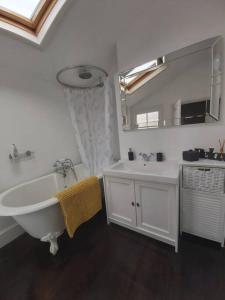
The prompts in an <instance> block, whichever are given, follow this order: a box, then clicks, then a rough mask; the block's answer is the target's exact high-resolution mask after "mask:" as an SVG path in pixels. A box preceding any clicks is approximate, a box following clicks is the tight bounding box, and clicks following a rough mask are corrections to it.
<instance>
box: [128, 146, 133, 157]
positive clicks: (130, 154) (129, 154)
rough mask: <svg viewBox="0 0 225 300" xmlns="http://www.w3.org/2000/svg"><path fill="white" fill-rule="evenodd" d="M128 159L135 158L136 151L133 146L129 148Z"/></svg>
mask: <svg viewBox="0 0 225 300" xmlns="http://www.w3.org/2000/svg"><path fill="white" fill-rule="evenodd" d="M128 159H129V160H134V152H133V151H132V149H131V148H129V152H128Z"/></svg>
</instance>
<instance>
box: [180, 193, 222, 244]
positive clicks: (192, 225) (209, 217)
mask: <svg viewBox="0 0 225 300" xmlns="http://www.w3.org/2000/svg"><path fill="white" fill-rule="evenodd" d="M182 231H184V232H187V233H191V234H194V235H197V236H200V237H203V238H207V239H210V240H213V241H217V242H220V243H221V244H222V245H223V242H224V197H223V196H221V195H220V196H217V195H215V194H209V193H204V192H197V191H192V190H188V189H183V195H182Z"/></svg>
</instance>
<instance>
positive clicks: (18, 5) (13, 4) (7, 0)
mask: <svg viewBox="0 0 225 300" xmlns="http://www.w3.org/2000/svg"><path fill="white" fill-rule="evenodd" d="M40 2H41V1H40V0H32V1H27V0H17V1H13V0H0V7H1V9H3V10H8V11H9V12H11V13H16V14H18V15H21V16H23V17H25V18H28V19H32V17H33V15H34V12H35V10H36V9H37V7H38V5H39V4H40Z"/></svg>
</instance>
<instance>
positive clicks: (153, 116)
mask: <svg viewBox="0 0 225 300" xmlns="http://www.w3.org/2000/svg"><path fill="white" fill-rule="evenodd" d="M136 122H137V128H140V129H141V128H148V127H151V128H157V127H159V112H158V111H152V112H148V113H143V114H137V116H136Z"/></svg>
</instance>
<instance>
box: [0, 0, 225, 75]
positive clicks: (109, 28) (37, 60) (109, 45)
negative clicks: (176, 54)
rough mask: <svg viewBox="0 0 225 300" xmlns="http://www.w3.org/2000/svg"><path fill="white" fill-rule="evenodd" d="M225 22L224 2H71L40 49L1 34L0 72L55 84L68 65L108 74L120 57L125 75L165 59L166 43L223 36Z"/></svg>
mask: <svg viewBox="0 0 225 300" xmlns="http://www.w3.org/2000/svg"><path fill="white" fill-rule="evenodd" d="M224 20H225V1H224V0H214V1H211V0H189V1H187V0H166V1H165V0H157V1H156V0H138V1H136V0H76V1H75V0H74V1H70V3H69V5H68V6H67V8H66V10H65V11H64V12H63V14H62V16H61V17H60V19H59V20H58V21H57V23H56V24H55V26H54V28H53V29H52V30H51V31H50V32H49V34H48V37H47V42H46V43H45V44H44V45H43V47H42V48H41V49H39V48H35V47H34V46H32V45H29V44H26V43H25V42H24V41H22V40H19V39H16V38H15V37H14V36H11V35H9V34H6V33H3V32H0V53H1V55H0V68H1V69H2V70H4V68H8V67H10V68H12V69H17V70H22V71H23V72H29V73H30V74H34V75H36V76H40V77H42V78H45V79H48V80H55V74H56V72H57V71H58V70H59V69H60V68H62V67H65V66H66V65H73V64H83V63H85V64H95V65H98V66H100V67H103V68H105V69H106V70H107V71H110V70H112V69H115V67H116V55H118V64H119V69H120V70H126V69H127V68H130V67H133V66H136V65H138V64H141V63H144V62H145V61H148V60H150V59H152V58H154V57H158V56H160V55H162V54H165V53H164V51H165V49H164V48H165V44H166V45H167V49H170V51H173V50H176V49H178V48H180V47H184V46H186V45H188V44H191V43H194V42H197V41H199V36H201V37H202V40H203V39H206V38H208V37H211V36H214V35H219V34H224V32H221V28H222V24H224ZM224 28H225V27H224ZM180 36H182V37H183V40H185V41H186V42H185V43H182V44H180ZM170 51H168V50H167V51H166V52H167V53H168V52H170Z"/></svg>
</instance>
